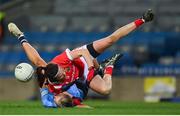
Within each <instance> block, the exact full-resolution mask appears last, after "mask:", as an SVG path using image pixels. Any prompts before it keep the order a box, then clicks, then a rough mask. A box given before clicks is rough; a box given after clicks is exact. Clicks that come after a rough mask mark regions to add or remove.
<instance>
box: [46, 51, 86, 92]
mask: <svg viewBox="0 0 180 116" xmlns="http://www.w3.org/2000/svg"><path fill="white" fill-rule="evenodd" d="M51 62H53V63H56V64H58V65H59V66H60V67H62V68H64V69H65V71H66V72H65V73H66V78H65V81H64V82H63V83H61V84H56V85H52V84H49V90H50V92H52V93H55V94H59V93H60V92H62V86H63V85H66V84H69V83H70V82H74V81H75V80H76V79H78V78H79V77H82V76H83V71H84V63H83V62H82V61H81V59H80V58H77V59H73V58H72V57H71V55H70V50H69V49H66V50H65V51H64V52H63V53H62V54H60V55H58V56H56V57H55V58H53V60H52V61H51Z"/></svg>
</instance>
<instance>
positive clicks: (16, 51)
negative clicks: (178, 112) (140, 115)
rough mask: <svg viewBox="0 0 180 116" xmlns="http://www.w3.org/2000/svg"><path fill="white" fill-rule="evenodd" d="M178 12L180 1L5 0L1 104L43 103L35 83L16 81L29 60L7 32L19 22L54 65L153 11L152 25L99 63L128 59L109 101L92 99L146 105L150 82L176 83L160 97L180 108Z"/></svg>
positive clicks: (1, 6)
mask: <svg viewBox="0 0 180 116" xmlns="http://www.w3.org/2000/svg"><path fill="white" fill-rule="evenodd" d="M179 6H180V1H179V0H31V1H26V0H1V1H0V11H1V13H4V14H5V15H4V17H5V22H4V24H5V25H6V27H5V29H4V31H5V36H4V37H3V40H2V42H1V44H0V100H1V101H2V100H33V99H38V98H39V91H38V87H37V84H36V81H35V80H32V81H30V82H28V83H21V82H18V81H17V80H15V78H14V67H15V66H16V65H17V64H18V63H20V62H28V60H27V57H26V56H25V54H24V52H23V51H22V49H21V46H20V45H19V43H18V41H17V40H16V39H15V38H14V37H12V36H11V35H10V34H9V32H8V31H7V24H8V23H9V22H11V21H12V22H15V23H16V24H17V25H18V26H19V27H20V29H22V30H23V31H24V32H25V35H26V36H27V37H28V41H29V42H30V43H31V44H32V45H33V46H34V47H35V48H36V49H37V50H38V51H39V53H40V55H41V56H42V57H43V58H44V59H45V60H46V61H49V60H50V59H51V58H53V57H54V56H56V55H57V54H58V53H60V52H62V51H63V50H65V48H74V47H77V46H79V45H83V44H85V43H89V42H92V41H93V40H96V39H99V38H102V37H104V36H106V35H108V34H110V33H111V32H113V31H114V30H116V29H117V28H118V27H121V26H123V25H125V24H127V23H129V22H131V21H134V20H135V19H137V18H139V17H140V16H141V15H142V13H143V12H144V11H146V10H147V9H148V8H151V9H153V11H154V13H155V20H154V21H153V22H151V23H148V24H145V25H144V26H142V27H140V28H139V29H138V30H136V31H135V32H133V33H131V34H130V35H128V36H127V37H125V38H124V39H123V40H120V41H119V42H117V43H116V44H115V45H113V46H112V47H111V48H109V49H108V50H107V51H106V52H105V53H104V54H102V55H101V56H100V57H99V59H98V60H99V61H102V60H103V59H104V58H107V57H108V56H111V55H112V54H113V53H117V52H122V53H124V57H123V58H122V60H121V61H120V62H118V64H117V65H116V67H115V71H114V77H113V90H112V93H111V95H109V96H105V97H104V96H100V95H98V94H96V93H94V92H92V91H90V92H89V95H88V98H104V99H111V100H120V101H144V98H145V95H146V93H145V91H146V90H145V86H146V85H145V80H146V79H147V77H150V78H151V79H156V78H157V79H159V77H161V79H160V81H161V82H163V79H164V78H166V79H167V80H168V79H170V81H173V82H167V83H168V84H169V85H170V86H171V87H173V89H172V90H170V91H168V89H164V88H166V87H167V86H166V85H163V87H164V88H163V92H164V91H165V93H163V94H161V92H162V91H161V92H160V93H159V94H161V95H160V96H163V97H164V98H166V99H165V100H170V101H176V102H178V101H179V97H180V85H179V83H180V77H179V76H180V46H179V45H180V33H179V32H180V7H179ZM151 79H150V80H151ZM168 84H167V85H168ZM157 89H158V88H157ZM166 90H167V91H168V92H167V91H166ZM166 92H167V93H166ZM157 94H158V93H157ZM169 94H170V95H169ZM163 97H162V98H163ZM167 98H168V99H167Z"/></svg>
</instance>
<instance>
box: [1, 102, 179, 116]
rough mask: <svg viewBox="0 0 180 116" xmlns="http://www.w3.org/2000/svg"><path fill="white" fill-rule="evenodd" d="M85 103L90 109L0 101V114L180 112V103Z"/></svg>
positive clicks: (143, 113)
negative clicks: (48, 106) (45, 106)
mask: <svg viewBox="0 0 180 116" xmlns="http://www.w3.org/2000/svg"><path fill="white" fill-rule="evenodd" d="M85 103H86V104H88V105H90V106H92V107H94V108H92V109H82V108H63V109H60V108H59V109H57V108H44V107H43V106H42V105H41V102H40V101H1V102H0V115H3V114H6V115H8V114H10V115H11V114H16V115H19V114H29V115H41V114H42V115H48V114H51V115H54V114H55V115H56V114H58V115H65V114H69V115H71V114H73V115H75V114H77V115H89V114H95V115H99V114H102V115H111V114H124V115H128V114H142V115H145V114H159V115H160V114H164V115H165V114H180V103H144V102H120V101H108V100H106V101H102V100H88V101H86V102H85Z"/></svg>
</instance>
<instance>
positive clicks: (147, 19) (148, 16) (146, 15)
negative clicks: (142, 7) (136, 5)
mask: <svg viewBox="0 0 180 116" xmlns="http://www.w3.org/2000/svg"><path fill="white" fill-rule="evenodd" d="M153 18H154V13H153V12H152V10H151V9H148V11H146V12H145V13H144V14H143V16H142V19H143V20H144V21H145V22H150V21H152V20H153Z"/></svg>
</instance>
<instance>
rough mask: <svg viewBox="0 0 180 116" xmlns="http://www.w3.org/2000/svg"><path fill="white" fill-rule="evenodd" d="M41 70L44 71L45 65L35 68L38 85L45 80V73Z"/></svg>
mask: <svg viewBox="0 0 180 116" xmlns="http://www.w3.org/2000/svg"><path fill="white" fill-rule="evenodd" d="M43 70H44V72H45V67H42V66H40V67H37V68H36V76H37V81H38V84H39V86H40V87H42V86H43V83H44V81H45V74H44V73H43Z"/></svg>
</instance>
